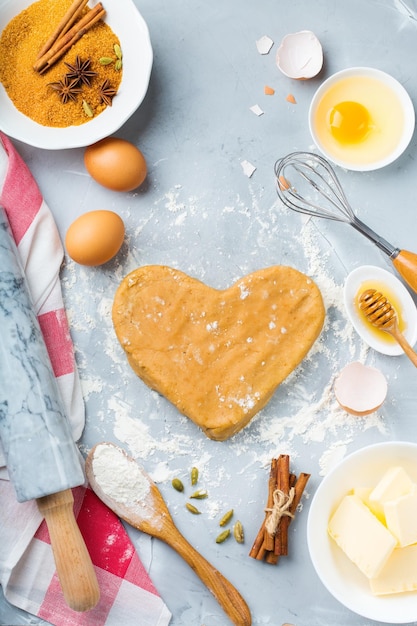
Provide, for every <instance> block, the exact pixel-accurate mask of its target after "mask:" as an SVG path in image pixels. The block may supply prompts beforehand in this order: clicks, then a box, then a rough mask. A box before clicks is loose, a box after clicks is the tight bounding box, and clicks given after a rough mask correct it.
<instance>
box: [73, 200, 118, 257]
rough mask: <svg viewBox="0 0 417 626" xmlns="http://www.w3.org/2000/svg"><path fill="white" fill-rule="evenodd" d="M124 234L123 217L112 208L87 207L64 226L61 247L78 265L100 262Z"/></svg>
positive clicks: (114, 252)
mask: <svg viewBox="0 0 417 626" xmlns="http://www.w3.org/2000/svg"><path fill="white" fill-rule="evenodd" d="M124 235H125V227H124V224H123V220H122V219H121V217H119V215H117V213H113V211H89V212H88V213H84V214H83V215H80V217H78V218H77V219H76V220H75V221H74V222H73V223H72V224H71V226H70V227H69V228H68V230H67V234H66V236H65V247H66V249H67V252H68V254H69V256H70V257H71V258H72V259H73V260H74V261H75V262H76V263H80V265H102V264H103V263H107V261H110V259H112V258H113V257H114V256H115V255H116V254H117V253H118V252H119V250H120V248H121V245H122V243H123V239H124Z"/></svg>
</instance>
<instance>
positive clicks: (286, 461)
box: [271, 454, 291, 556]
mask: <svg viewBox="0 0 417 626" xmlns="http://www.w3.org/2000/svg"><path fill="white" fill-rule="evenodd" d="M278 466H279V470H278V476H277V489H279V490H280V491H282V493H284V494H285V495H286V496H287V497H288V496H289V493H290V457H289V456H288V454H281V455H280V457H279V459H278ZM290 520H291V518H290V517H289V516H288V515H283V516H282V517H281V519H280V521H279V524H278V528H277V531H276V533H275V541H274V546H273V547H272V548H271V550H273V551H274V553H275V554H276V555H278V556H287V554H288V526H289V523H290Z"/></svg>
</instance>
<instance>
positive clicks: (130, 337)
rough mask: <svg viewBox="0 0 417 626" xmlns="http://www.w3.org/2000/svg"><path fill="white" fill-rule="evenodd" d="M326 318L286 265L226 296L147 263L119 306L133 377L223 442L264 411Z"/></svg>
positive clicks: (311, 289)
mask: <svg viewBox="0 0 417 626" xmlns="http://www.w3.org/2000/svg"><path fill="white" fill-rule="evenodd" d="M324 316H325V311H324V306H323V301H322V297H321V294H320V291H319V289H318V287H317V286H316V285H315V283H314V282H313V281H312V280H311V279H310V278H308V277H307V276H306V275H304V274H302V273H301V272H299V271H297V270H295V269H293V268H291V267H286V266H273V267H269V268H266V269H262V270H259V271H257V272H254V273H252V274H249V275H248V276H245V277H244V278H241V279H240V280H239V281H238V282H236V283H235V284H234V285H232V286H231V287H229V288H228V289H225V290H218V289H213V288H211V287H208V286H207V285H205V284H204V283H202V282H200V281H198V280H196V279H194V278H191V277H190V276H188V275H187V274H184V273H183V272H180V271H178V270H176V269H172V268H170V267H166V266H161V265H150V266H145V267H141V268H139V269H137V270H134V271H133V272H131V273H130V274H128V275H127V276H126V277H125V278H124V279H123V281H122V282H121V284H120V286H119V288H118V290H117V292H116V295H115V299H114V304H113V323H114V328H115V331H116V334H117V337H118V339H119V341H120V343H121V345H122V346H123V348H124V350H125V352H126V354H127V358H128V360H129V363H130V365H131V367H132V368H133V370H134V371H135V372H136V374H137V375H138V376H139V377H140V378H141V379H142V380H143V381H144V382H145V383H146V384H147V385H148V386H149V387H151V388H152V389H155V390H156V391H158V392H159V393H161V394H162V395H164V396H165V397H166V398H167V399H168V400H170V402H172V403H173V404H174V405H175V406H176V407H177V409H178V410H179V411H180V412H181V413H183V414H184V415H186V416H187V417H189V418H190V419H192V420H193V422H195V423H196V424H197V425H198V426H200V428H202V429H203V431H204V432H205V434H206V435H207V436H208V437H210V438H211V439H216V440H218V441H222V440H224V439H227V438H228V437H231V436H232V435H234V434H235V433H237V432H238V431H239V430H241V429H242V428H243V427H244V426H245V425H246V424H247V423H248V422H249V420H250V419H251V418H252V417H253V416H254V415H255V414H256V413H257V412H258V411H259V410H260V409H262V408H263V407H264V406H265V405H266V403H267V402H268V401H269V400H270V398H271V396H272V394H273V393H274V391H275V389H276V388H277V386H278V385H279V384H280V383H281V382H282V381H283V380H284V378H286V376H288V374H290V372H292V371H293V369H294V368H295V367H296V366H297V365H298V364H299V363H300V361H301V360H302V359H303V358H304V357H305V355H306V354H307V352H308V351H309V349H310V348H311V346H312V345H313V343H314V341H315V340H316V339H317V337H318V335H319V334H320V331H321V329H322V326H323V321H324Z"/></svg>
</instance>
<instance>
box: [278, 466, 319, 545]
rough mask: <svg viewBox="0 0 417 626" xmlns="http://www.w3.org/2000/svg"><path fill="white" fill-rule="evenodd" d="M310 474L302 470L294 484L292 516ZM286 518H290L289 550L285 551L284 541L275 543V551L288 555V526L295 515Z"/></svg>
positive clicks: (290, 510)
mask: <svg viewBox="0 0 417 626" xmlns="http://www.w3.org/2000/svg"><path fill="white" fill-rule="evenodd" d="M310 475H311V474H306V473H305V472H301V474H300V475H299V476H298V478H297V480H296V481H295V483H294V485H293V487H294V497H293V500H292V502H291V505H290V508H289V512H290V513H291V515H292V516H294V515H295V513H296V511H297V506H298V505H299V504H300V500H301V497H302V495H303V492H304V489H305V488H306V485H307V483H308V480H309V478H310ZM290 486H291V485H290ZM286 519H287V520H288V522H287V552H283V549H284V547H283V545H282V543H281V544H280V545H278V546H277V544H275V547H274V553H275V554H276V555H277V556H287V555H288V526H289V525H290V523H291V520H292V519H293V517H288V516H286ZM282 521H283V519H282V520H281V522H282ZM281 541H282V536H281Z"/></svg>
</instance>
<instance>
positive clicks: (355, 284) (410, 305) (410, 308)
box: [344, 265, 417, 356]
mask: <svg viewBox="0 0 417 626" xmlns="http://www.w3.org/2000/svg"><path fill="white" fill-rule="evenodd" d="M371 280H375V281H376V282H377V283H383V284H384V285H386V286H387V287H388V288H389V290H390V291H391V292H392V293H393V294H394V295H395V296H396V298H397V302H398V303H399V305H400V306H401V311H400V315H401V317H402V319H403V320H404V321H405V323H406V328H405V330H404V332H403V335H404V337H405V338H406V339H407V341H408V343H409V344H410V345H411V346H414V344H415V343H416V341H417V309H416V306H415V304H414V301H413V299H412V297H411V295H410V294H409V292H408V291H407V289H406V288H405V287H404V285H403V284H402V282H401V281H399V280H398V278H396V276H394V274H391V273H390V272H387V270H384V269H382V268H381V267H377V266H375V265H362V266H361V267H357V268H356V269H354V270H353V271H352V272H351V273H350V274H349V275H348V277H347V278H346V281H345V286H344V304H345V308H346V312H347V314H348V317H349V319H350V321H351V322H352V324H353V327H354V328H355V330H356V332H357V333H358V335H360V337H362V339H363V340H364V341H365V343H367V344H368V346H370V347H371V348H373V349H374V350H377V352H381V353H382V354H387V355H390V356H398V355H400V354H404V351H403V349H402V348H401V347H400V346H399V345H398V343H397V342H395V341H394V340H393V341H392V342H390V343H387V341H384V340H383V338H381V339H379V338H378V336H377V334H376V333H373V332H372V331H371V330H370V328H369V326H368V324H367V323H366V322H365V321H364V320H363V319H362V317H361V316H360V315H359V312H358V311H357V309H356V306H355V304H354V299H355V296H356V294H357V293H358V291H359V289H360V287H361V285H362V284H363V283H364V282H365V281H366V282H368V281H371ZM379 289H380V287H379V286H378V290H379ZM381 292H382V288H381ZM384 295H387V297H388V294H384ZM388 299H389V297H388ZM381 333H383V331H381ZM383 336H384V335H382V337H383Z"/></svg>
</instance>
